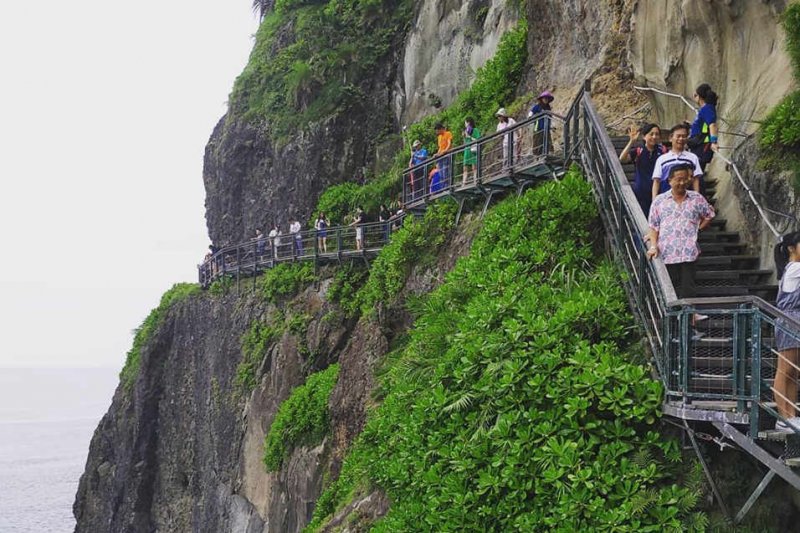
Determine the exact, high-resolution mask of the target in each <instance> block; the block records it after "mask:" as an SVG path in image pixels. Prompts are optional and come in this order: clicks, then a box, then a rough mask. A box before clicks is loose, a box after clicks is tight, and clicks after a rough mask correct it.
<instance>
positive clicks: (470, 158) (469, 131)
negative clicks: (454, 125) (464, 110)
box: [461, 117, 481, 187]
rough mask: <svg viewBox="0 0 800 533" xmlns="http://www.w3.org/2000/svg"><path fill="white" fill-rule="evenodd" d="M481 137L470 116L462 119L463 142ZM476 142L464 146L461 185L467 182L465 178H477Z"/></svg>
mask: <svg viewBox="0 0 800 533" xmlns="http://www.w3.org/2000/svg"><path fill="white" fill-rule="evenodd" d="M480 137H481V132H480V130H478V128H476V127H475V121H474V120H473V119H472V117H467V118H466V120H464V144H468V143H471V142H474V141H477V140H478V139H480ZM479 149H480V147H479V146H478V145H477V144H472V145H470V146H467V147H466V148H464V175H463V177H462V179H461V186H462V187H463V186H465V185H466V184H467V179H471V180H473V181H477V179H478V166H477V165H478V150H479Z"/></svg>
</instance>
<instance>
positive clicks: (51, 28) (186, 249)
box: [0, 0, 257, 368]
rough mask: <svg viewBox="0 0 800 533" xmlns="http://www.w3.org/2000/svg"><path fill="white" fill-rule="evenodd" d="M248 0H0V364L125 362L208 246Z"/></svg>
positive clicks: (249, 17)
mask: <svg viewBox="0 0 800 533" xmlns="http://www.w3.org/2000/svg"><path fill="white" fill-rule="evenodd" d="M256 28H257V21H256V18H255V16H254V15H253V13H252V11H251V10H250V2H249V0H238V1H231V0H199V1H196V2H188V3H187V2H175V1H165V0H158V1H156V0H142V1H139V2H132V3H129V4H124V3H120V2H110V1H108V0H73V1H72V2H61V1H56V0H44V1H38V2H37V1H31V0H25V1H21V2H13V1H10V0H3V1H2V2H0V367H2V366H111V367H118V368H120V367H121V366H122V363H123V361H124V357H125V352H127V350H128V349H129V348H130V345H131V340H132V337H131V330H132V329H133V328H135V327H137V326H138V325H139V324H140V323H141V321H142V320H143V319H144V317H145V316H146V315H147V313H148V312H149V311H150V309H152V308H153V307H155V306H156V305H157V304H158V300H159V298H160V296H161V294H162V293H163V292H164V291H165V290H166V289H168V288H169V287H170V286H171V285H172V283H174V282H178V281H196V277H197V276H196V267H195V265H196V264H197V263H198V262H199V261H200V260H201V259H202V257H203V255H204V253H205V249H206V247H207V246H208V239H207V232H206V227H205V219H204V214H205V210H204V207H203V202H204V199H205V192H204V190H203V181H202V165H203V151H204V147H205V144H206V141H207V140H208V137H209V135H210V134H211V130H212V128H213V127H214V125H215V124H216V122H217V120H218V119H219V118H220V117H221V116H222V114H223V113H224V112H225V109H226V100H227V97H228V94H229V93H230V90H231V88H232V87H233V81H234V79H235V78H236V76H237V75H238V74H239V73H240V72H241V70H242V68H243V67H244V65H245V64H246V62H247V57H248V55H249V52H250V48H251V46H252V38H251V36H252V34H253V33H254V32H255V30H256Z"/></svg>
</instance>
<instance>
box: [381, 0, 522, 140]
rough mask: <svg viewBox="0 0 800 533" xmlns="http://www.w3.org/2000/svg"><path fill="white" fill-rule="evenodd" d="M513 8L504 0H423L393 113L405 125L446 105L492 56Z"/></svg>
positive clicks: (511, 21)
mask: <svg viewBox="0 0 800 533" xmlns="http://www.w3.org/2000/svg"><path fill="white" fill-rule="evenodd" d="M518 18H519V15H518V11H517V10H516V9H514V8H513V7H511V6H509V2H507V1H506V0H468V1H462V2H459V1H453V0H449V1H441V0H425V1H423V2H422V3H421V6H420V7H419V8H418V11H417V16H416V20H415V21H414V25H413V27H412V28H411V31H410V32H409V33H408V36H407V37H406V42H405V50H404V52H403V60H402V63H401V65H400V74H399V76H398V79H399V80H400V86H399V87H398V88H397V91H396V96H395V102H396V108H395V113H396V115H397V117H398V118H399V120H400V123H401V124H403V125H408V124H410V123H412V122H415V121H417V120H419V119H420V118H422V117H424V116H425V115H428V114H430V113H432V112H435V111H436V110H437V109H438V108H439V107H447V106H448V105H450V104H451V103H452V102H453V100H455V98H456V96H458V94H459V93H460V92H461V91H463V90H464V89H466V88H467V87H469V86H470V84H471V83H472V81H473V80H474V79H475V72H476V71H477V70H478V69H479V68H480V67H482V66H483V65H484V64H485V63H486V62H487V61H488V60H489V59H491V58H492V56H493V55H494V53H495V51H496V50H497V45H498V44H499V42H500V38H501V37H502V36H503V34H504V33H505V32H506V31H507V30H509V29H511V28H512V27H514V25H515V24H516V23H517V20H518Z"/></svg>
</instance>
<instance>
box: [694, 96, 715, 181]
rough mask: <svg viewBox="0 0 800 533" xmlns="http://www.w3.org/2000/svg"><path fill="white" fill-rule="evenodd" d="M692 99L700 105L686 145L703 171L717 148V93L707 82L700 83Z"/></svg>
mask: <svg viewBox="0 0 800 533" xmlns="http://www.w3.org/2000/svg"><path fill="white" fill-rule="evenodd" d="M694 101H695V103H696V104H697V105H699V106H700V109H698V110H697V116H696V117H695V118H694V122H692V127H691V129H690V130H689V140H688V142H687V145H688V146H689V150H691V151H692V153H693V154H694V155H696V156H697V159H698V160H699V161H700V170H702V171H703V172H704V173H705V171H706V165H708V164H709V163H710V162H711V159H712V158H713V157H714V152H715V151H716V150H717V149H718V148H719V145H718V144H717V133H719V130H718V128H717V93H715V92H714V91H712V90H711V86H710V85H709V84H707V83H701V84H700V85H699V86H698V87H697V89H696V90H695V91H694Z"/></svg>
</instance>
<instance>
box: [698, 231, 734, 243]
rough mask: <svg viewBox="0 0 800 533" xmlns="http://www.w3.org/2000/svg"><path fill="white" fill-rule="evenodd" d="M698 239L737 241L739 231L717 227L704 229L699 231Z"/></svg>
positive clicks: (701, 240) (704, 240) (706, 240)
mask: <svg viewBox="0 0 800 533" xmlns="http://www.w3.org/2000/svg"><path fill="white" fill-rule="evenodd" d="M698 240H699V241H700V242H713V241H720V240H723V241H725V242H738V241H739V232H738V231H721V230H718V229H710V230H706V231H701V232H700V234H699V235H698Z"/></svg>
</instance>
